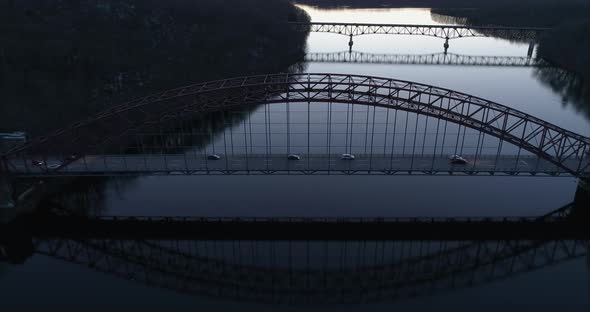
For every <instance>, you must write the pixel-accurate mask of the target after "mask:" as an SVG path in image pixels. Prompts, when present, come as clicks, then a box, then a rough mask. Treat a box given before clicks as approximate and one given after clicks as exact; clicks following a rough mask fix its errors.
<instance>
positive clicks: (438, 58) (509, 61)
mask: <svg viewBox="0 0 590 312" xmlns="http://www.w3.org/2000/svg"><path fill="white" fill-rule="evenodd" d="M305 60H306V61H307V62H324V63H363V64H400V65H453V66H490V67H494V66H501V67H550V66H551V64H549V63H548V62H546V61H544V60H542V59H538V58H533V57H531V56H494V55H463V54H455V53H443V52H440V53H430V54H377V53H367V52H360V51H340V52H328V53H318V52H316V53H308V54H306V55H305Z"/></svg>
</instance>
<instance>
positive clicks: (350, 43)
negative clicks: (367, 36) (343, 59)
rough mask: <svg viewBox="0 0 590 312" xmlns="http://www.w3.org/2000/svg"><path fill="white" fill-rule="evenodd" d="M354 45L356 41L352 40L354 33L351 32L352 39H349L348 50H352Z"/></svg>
mask: <svg viewBox="0 0 590 312" xmlns="http://www.w3.org/2000/svg"><path fill="white" fill-rule="evenodd" d="M353 45H354V41H353V40H352V34H350V39H349V40H348V52H352V46H353Z"/></svg>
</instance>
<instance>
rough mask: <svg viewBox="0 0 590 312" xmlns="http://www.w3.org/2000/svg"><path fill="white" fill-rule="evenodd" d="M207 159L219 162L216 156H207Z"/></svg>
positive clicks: (219, 157) (218, 157)
mask: <svg viewBox="0 0 590 312" xmlns="http://www.w3.org/2000/svg"><path fill="white" fill-rule="evenodd" d="M207 159H209V160H220V159H221V156H219V155H217V154H211V155H209V156H207Z"/></svg>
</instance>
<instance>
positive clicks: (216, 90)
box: [2, 73, 590, 178]
mask: <svg viewBox="0 0 590 312" xmlns="http://www.w3.org/2000/svg"><path fill="white" fill-rule="evenodd" d="M272 103H345V104H356V105H366V106H374V107H382V108H387V109H394V110H400V111H407V112H411V113H415V114H417V115H423V116H427V117H433V118H436V119H440V120H445V121H448V122H451V123H455V124H459V125H461V126H464V127H466V128H471V129H475V130H476V131H479V132H481V133H484V134H487V135H490V136H492V137H495V138H497V139H498V140H499V141H500V145H501V144H502V142H508V143H510V144H513V145H515V146H517V147H519V150H520V149H523V150H525V151H528V152H530V153H531V154H533V155H534V156H536V157H538V158H540V159H543V160H544V161H546V162H548V163H550V164H552V165H554V166H556V167H557V168H560V170H561V171H563V173H566V174H569V175H572V176H576V177H582V178H586V177H587V176H588V175H589V174H590V157H588V153H589V151H590V138H587V137H585V136H582V135H579V134H576V133H573V132H571V131H568V130H565V129H563V128H561V127H558V126H556V125H554V124H551V123H549V122H546V121H544V120H541V119H539V118H535V117H533V116H531V115H529V114H526V113H524V112H521V111H518V110H515V109H512V108H510V107H507V106H504V105H501V104H498V103H495V102H492V101H489V100H485V99H482V98H479V97H476V96H473V95H469V94H465V93H461V92H457V91H453V90H449V89H444V88H438V87H434V86H431V85H425V84H421V83H415V82H410V81H403V80H397V79H390V78H381V77H372V76H360V75H346V74H312V73H301V74H272V75H258V76H247V77H239V78H230V79H225V80H217V81H210V82H204V83H198V84H194V85H190V86H186V87H181V88H177V89H173V90H169V91H164V92H161V93H158V94H154V95H150V96H147V97H145V98H141V99H137V100H135V101H131V102H128V103H126V104H123V105H120V106H116V107H114V108H112V109H109V110H107V111H104V112H102V113H99V114H97V115H95V116H93V117H91V118H89V119H87V120H85V121H83V122H79V123H76V124H73V125H71V126H69V127H67V128H64V129H61V130H59V131H57V132H55V133H53V134H52V135H49V136H47V137H42V138H38V139H35V140H33V141H31V142H29V143H28V144H25V145H23V146H20V147H17V148H15V149H13V150H11V151H9V152H8V153H7V154H5V155H3V162H2V165H3V167H4V168H3V170H5V171H9V172H12V173H14V174H17V175H19V174H20V175H26V174H31V173H35V174H38V172H34V171H31V169H30V168H29V167H30V166H27V164H28V161H29V160H30V159H32V158H31V157H34V156H35V155H37V156H38V155H44V157H48V155H93V154H95V153H99V152H101V151H102V149H103V148H104V146H105V145H106V144H109V143H115V142H120V140H121V138H124V137H125V136H126V135H130V134H133V133H135V132H137V131H139V129H141V128H142V127H146V126H149V125H157V124H163V123H165V122H168V121H172V120H178V119H182V118H186V116H187V115H189V114H198V113H207V112H215V111H223V110H229V109H234V108H239V107H253V106H255V105H261V104H272ZM498 157H499V154H498V155H496V158H498ZM23 160H24V167H23ZM68 161H69V160H66V162H65V163H64V164H63V165H61V166H60V167H59V168H56V169H55V170H53V169H52V170H46V171H45V172H44V173H46V174H53V175H55V174H57V175H59V174H60V173H62V172H64V170H61V169H63V168H65V167H67V165H68V164H69V163H68ZM70 162H71V161H70ZM25 167H26V168H25ZM176 171H178V169H176ZM187 171H188V169H187ZM382 171H383V170H382Z"/></svg>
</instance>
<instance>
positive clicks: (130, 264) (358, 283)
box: [4, 238, 590, 304]
mask: <svg viewBox="0 0 590 312" xmlns="http://www.w3.org/2000/svg"><path fill="white" fill-rule="evenodd" d="M20 247H21V248H22V247H23V246H20ZM589 247H590V244H589V243H588V241H586V240H543V241H535V240H501V241H494V240H488V241H358V240H355V241H250V240H230V241H215V240H196V241H195V240H135V239H133V240H128V239H88V238H81V239H78V238H34V239H33V240H32V241H29V242H28V247H27V248H28V250H27V251H26V252H23V251H21V256H22V257H28V256H30V255H31V254H32V253H35V254H40V255H45V256H49V257H53V258H57V259H60V260H63V261H66V262H71V263H73V264H78V265H83V266H86V267H88V269H90V270H95V271H99V272H103V273H106V274H109V275H113V276H117V277H120V278H122V279H127V280H131V281H134V282H137V283H141V284H145V285H148V286H151V287H159V288H165V289H169V290H173V291H178V292H181V293H185V294H189V295H196V296H210V297H218V298H221V299H226V300H234V301H255V302H259V303H260V302H264V303H289V304H309V303H321V304H328V303H372V302H391V301H396V300H400V299H404V298H408V297H415V296H424V295H433V294H437V293H441V292H449V291H452V290H454V289H459V288H464V287H477V286H479V285H482V284H486V283H492V282H495V281H499V280H504V279H508V278H511V277H513V276H517V275H519V274H525V273H530V272H532V271H535V270H539V269H542V268H545V267H549V266H553V265H557V264H560V263H562V262H565V261H568V260H572V259H576V258H581V257H585V256H588V252H589ZM4 250H5V251H8V252H14V250H10V249H4ZM23 260H24V259H20V261H23Z"/></svg>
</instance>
